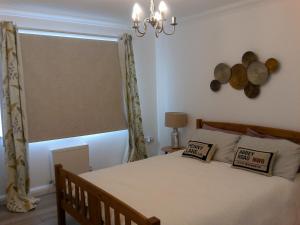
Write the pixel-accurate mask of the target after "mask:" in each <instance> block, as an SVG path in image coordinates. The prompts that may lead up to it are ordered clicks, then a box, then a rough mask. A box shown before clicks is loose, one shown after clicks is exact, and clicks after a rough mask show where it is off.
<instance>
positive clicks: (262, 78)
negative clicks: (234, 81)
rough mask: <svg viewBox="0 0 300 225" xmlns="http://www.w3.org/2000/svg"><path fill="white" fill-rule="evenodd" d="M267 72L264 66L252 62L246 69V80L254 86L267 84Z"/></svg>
mask: <svg viewBox="0 0 300 225" xmlns="http://www.w3.org/2000/svg"><path fill="white" fill-rule="evenodd" d="M268 78H269V71H268V68H267V67H266V66H265V64H263V63H261V62H253V63H251V64H250V65H249V67H248V79H249V81H250V82H251V83H252V84H254V85H259V86H262V85H264V84H266V83H267V81H268Z"/></svg>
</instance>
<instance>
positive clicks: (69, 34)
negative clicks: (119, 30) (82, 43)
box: [17, 27, 121, 41]
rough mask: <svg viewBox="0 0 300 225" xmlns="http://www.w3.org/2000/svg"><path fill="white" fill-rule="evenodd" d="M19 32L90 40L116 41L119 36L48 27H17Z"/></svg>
mask: <svg viewBox="0 0 300 225" xmlns="http://www.w3.org/2000/svg"><path fill="white" fill-rule="evenodd" d="M17 28H18V32H19V33H24V34H36V35H45V36H57V37H69V38H86V39H91V40H106V41H118V40H119V39H120V38H121V37H120V36H117V35H115V36H114V35H99V34H90V33H79V32H66V31H57V30H48V29H36V28H30V27H17Z"/></svg>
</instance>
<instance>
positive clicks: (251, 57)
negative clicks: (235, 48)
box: [242, 52, 258, 68]
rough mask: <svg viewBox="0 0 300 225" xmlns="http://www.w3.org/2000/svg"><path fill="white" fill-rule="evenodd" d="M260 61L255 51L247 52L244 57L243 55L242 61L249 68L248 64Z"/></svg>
mask: <svg viewBox="0 0 300 225" xmlns="http://www.w3.org/2000/svg"><path fill="white" fill-rule="evenodd" d="M256 61H258V57H257V55H256V54H255V53H254V52H246V53H245V54H244V55H243V57H242V62H243V65H244V66H245V67H246V68H248V66H249V65H250V64H251V63H253V62H256Z"/></svg>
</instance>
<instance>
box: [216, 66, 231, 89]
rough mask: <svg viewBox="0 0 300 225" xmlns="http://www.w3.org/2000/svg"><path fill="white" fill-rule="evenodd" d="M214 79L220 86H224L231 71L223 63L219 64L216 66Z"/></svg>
mask: <svg viewBox="0 0 300 225" xmlns="http://www.w3.org/2000/svg"><path fill="white" fill-rule="evenodd" d="M214 75H215V79H216V80H217V81H219V82H220V83H221V84H226V83H228V81H229V80H230V77H231V70H230V67H229V66H228V65H226V64H225V63H220V64H219V65H217V66H216V68H215V71H214Z"/></svg>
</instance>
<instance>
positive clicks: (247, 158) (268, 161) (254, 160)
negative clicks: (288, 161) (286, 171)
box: [232, 147, 276, 176]
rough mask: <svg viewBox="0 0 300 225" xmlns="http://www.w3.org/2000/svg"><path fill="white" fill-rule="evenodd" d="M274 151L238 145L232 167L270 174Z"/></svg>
mask: <svg viewBox="0 0 300 225" xmlns="http://www.w3.org/2000/svg"><path fill="white" fill-rule="evenodd" d="M275 155H276V153H273V152H262V151H257V150H254V149H247V148H242V147H238V149H237V150H236V153H235V157H234V160H233V163H232V167H234V168H238V169H244V170H248V171H251V172H255V173H259V174H263V175H266V176H272V170H273V165H274V161H275Z"/></svg>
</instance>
